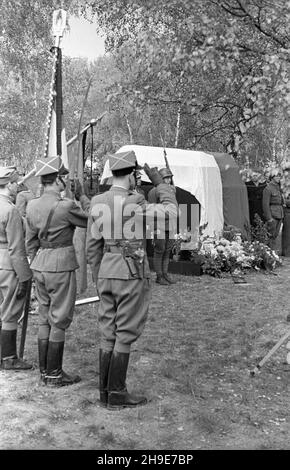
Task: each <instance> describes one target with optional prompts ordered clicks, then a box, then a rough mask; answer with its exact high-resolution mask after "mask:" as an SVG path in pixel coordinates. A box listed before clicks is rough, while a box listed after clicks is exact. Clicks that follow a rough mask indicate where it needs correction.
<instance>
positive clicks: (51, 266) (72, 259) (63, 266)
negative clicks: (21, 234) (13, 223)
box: [26, 190, 87, 272]
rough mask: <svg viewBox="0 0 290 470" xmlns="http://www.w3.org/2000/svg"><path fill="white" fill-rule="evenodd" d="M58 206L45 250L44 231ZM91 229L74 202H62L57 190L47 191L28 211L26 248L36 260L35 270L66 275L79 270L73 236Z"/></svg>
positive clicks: (32, 202)
mask: <svg viewBox="0 0 290 470" xmlns="http://www.w3.org/2000/svg"><path fill="white" fill-rule="evenodd" d="M56 203H57V206H56V208H55V211H54V214H53V216H52V219H51V222H50V224H49V229H48V233H47V238H46V240H47V243H48V244H49V245H52V246H53V247H52V248H50V247H48V248H47V247H43V246H41V245H42V240H43V235H44V228H45V225H46V221H47V218H48V215H49V212H50V209H51V207H52V206H53V205H54V204H56ZM86 226H87V215H86V214H85V213H84V211H83V210H82V209H81V208H80V207H79V206H77V205H76V203H75V202H74V201H72V200H71V199H67V198H61V196H60V195H59V193H57V192H56V191H53V190H47V191H45V192H44V193H43V194H42V196H41V197H39V198H36V199H33V200H31V201H29V203H28V205H27V211H26V247H27V254H28V256H29V257H30V258H31V259H32V263H31V268H32V269H34V270H36V271H45V272H64V271H73V270H75V269H77V268H78V267H79V265H78V262H77V259H76V253H75V248H74V246H73V235H74V230H75V227H83V228H85V227H86Z"/></svg>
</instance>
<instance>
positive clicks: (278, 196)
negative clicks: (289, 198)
mask: <svg viewBox="0 0 290 470" xmlns="http://www.w3.org/2000/svg"><path fill="white" fill-rule="evenodd" d="M263 213H264V216H265V219H266V220H270V219H272V218H275V219H283V215H284V211H283V195H282V191H281V189H280V186H279V185H278V184H276V183H274V182H272V181H270V183H268V184H267V186H266V187H265V189H264V191H263Z"/></svg>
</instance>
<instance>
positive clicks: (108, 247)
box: [104, 245, 123, 253]
mask: <svg viewBox="0 0 290 470" xmlns="http://www.w3.org/2000/svg"><path fill="white" fill-rule="evenodd" d="M104 250H105V251H106V252H107V253H123V250H122V247H121V246H117V245H105V246H104Z"/></svg>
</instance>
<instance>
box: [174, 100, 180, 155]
mask: <svg viewBox="0 0 290 470" xmlns="http://www.w3.org/2000/svg"><path fill="white" fill-rule="evenodd" d="M180 117H181V104H180V103H179V104H178V111H177V121H176V132H175V142H174V147H175V148H177V147H178V140H179V133H180Z"/></svg>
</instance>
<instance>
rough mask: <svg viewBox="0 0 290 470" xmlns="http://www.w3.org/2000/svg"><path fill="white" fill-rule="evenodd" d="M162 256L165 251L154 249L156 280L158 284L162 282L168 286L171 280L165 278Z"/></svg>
mask: <svg viewBox="0 0 290 470" xmlns="http://www.w3.org/2000/svg"><path fill="white" fill-rule="evenodd" d="M162 257H163V253H160V252H159V251H156V250H155V251H154V255H153V266H154V270H155V272H156V282H157V284H161V285H162V286H168V284H169V282H168V281H166V279H164V277H163V274H162Z"/></svg>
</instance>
